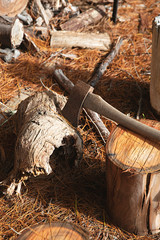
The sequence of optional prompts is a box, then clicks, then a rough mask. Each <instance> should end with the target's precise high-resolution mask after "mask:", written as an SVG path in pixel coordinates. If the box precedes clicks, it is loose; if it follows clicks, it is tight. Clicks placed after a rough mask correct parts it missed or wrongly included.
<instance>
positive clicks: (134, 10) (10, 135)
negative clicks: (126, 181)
mask: <svg viewBox="0 0 160 240" xmlns="http://www.w3.org/2000/svg"><path fill="white" fill-rule="evenodd" d="M95 2H98V1H95ZM99 2H102V3H103V2H105V3H106V4H107V5H108V6H110V7H112V3H111V1H109V3H107V1H99ZM72 3H73V4H77V5H78V4H80V3H81V6H83V4H84V5H85V8H86V6H88V7H89V5H88V4H89V3H91V1H90V2H89V1H88V2H87V1H86V2H85V1H72ZM159 7H160V3H159V1H155V0H146V1H142V0H134V1H129V0H126V1H120V6H119V10H118V19H119V20H118V22H117V24H116V25H115V24H113V22H112V21H111V11H109V10H108V13H107V14H108V17H104V18H103V19H102V20H101V21H100V22H99V23H98V24H97V25H95V26H89V27H88V28H87V29H84V31H88V32H92V31H93V32H97V31H99V32H108V33H109V35H110V36H111V39H112V41H113V42H114V41H116V40H117V39H118V37H119V36H121V37H123V38H124V39H125V40H124V44H123V45H122V47H121V49H120V53H119V54H118V56H117V57H116V58H115V59H114V60H113V62H112V64H111V65H110V66H109V67H108V69H107V71H106V73H105V74H104V75H103V77H102V78H101V80H100V82H99V83H98V85H97V86H96V88H95V92H96V93H98V94H99V95H101V96H102V97H103V98H104V99H105V100H106V101H108V102H109V103H110V104H112V105H113V106H114V107H116V108H118V109H119V110H121V111H122V112H124V113H126V114H127V113H130V114H131V116H136V115H137V112H138V109H139V104H140V100H141V111H140V118H142V117H146V118H149V119H156V117H155V116H154V114H153V113H152V111H151V107H150V103H149V83H150V69H151V46H152V20H153V19H154V17H155V16H157V15H158V14H159ZM81 8H82V7H81ZM82 9H83V8H82ZM56 21H58V20H57V19H53V23H54V24H56ZM34 41H35V43H36V44H37V46H38V47H39V48H40V52H38V53H36V54H35V53H34V54H33V52H30V51H27V52H23V53H22V54H21V56H20V57H19V58H18V59H17V60H16V61H15V62H13V63H7V64H6V63H4V62H3V61H0V66H1V67H0V101H1V102H2V103H6V102H7V101H8V100H10V99H11V98H12V97H13V96H15V95H16V94H19V93H20V92H21V90H22V89H32V90H34V91H41V90H44V87H43V86H42V84H41V82H40V79H41V80H43V83H44V84H45V86H47V87H48V88H50V89H53V90H56V91H58V92H61V93H62V94H64V91H63V89H61V88H60V87H59V86H58V85H57V83H56V82H55V80H54V79H52V67H53V66H54V65H56V66H57V67H59V68H61V69H62V70H63V71H64V73H65V74H66V76H67V77H68V78H69V79H70V80H72V81H73V82H74V83H75V82H76V81H77V80H78V79H79V80H82V81H85V82H87V80H88V79H89V78H90V77H91V74H92V72H93V70H94V68H95V66H96V64H97V63H98V62H100V61H101V59H103V56H104V55H105V54H106V53H105V52H103V51H98V50H89V49H63V50H62V53H67V54H68V53H69V54H75V55H76V58H75V59H68V58H65V57H63V56H60V55H59V54H57V55H56V56H55V57H53V58H51V59H50V60H48V59H49V57H50V55H51V53H56V52H58V51H59V50H61V49H50V48H49V42H44V41H40V40H36V39H34ZM45 61H48V65H49V67H50V71H48V68H46V67H44V65H43V63H44V62H45ZM102 119H103V120H104V122H105V124H106V126H107V127H108V128H109V130H112V128H113V126H114V124H113V123H112V122H111V121H109V120H108V119H105V118H103V117H102ZM79 131H80V133H81V135H82V137H83V141H84V156H83V159H82V161H81V163H80V165H79V167H78V168H69V167H68V166H65V167H64V163H63V162H61V163H56V164H55V170H54V173H53V174H52V175H51V176H49V177H48V178H47V177H45V176H44V177H41V178H40V177H38V178H32V179H30V180H28V181H27V182H26V183H24V187H23V193H22V196H21V198H17V197H13V198H12V199H7V198H6V197H5V196H3V194H1V197H0V239H16V238H17V236H18V235H19V233H21V231H22V230H23V229H24V228H26V227H29V226H31V225H33V224H35V223H42V222H49V223H50V222H53V221H57V220H58V221H59V220H62V221H69V222H73V223H75V224H78V225H80V226H82V227H84V228H85V229H86V230H88V231H89V233H90V239H97V240H100V239H115V240H116V239H137V240H140V239H145V240H147V239H148V240H149V239H150V240H151V239H159V236H158V235H157V236H146V237H140V236H135V235H133V234H130V233H127V232H125V231H122V230H121V229H119V228H118V227H115V226H113V225H112V223H111V222H110V220H109V218H108V216H107V213H106V211H105V207H106V204H107V203H106V201H105V147H104V146H103V143H102V141H101V139H100V137H99V136H98V135H97V134H96V133H95V131H94V128H93V126H92V123H91V122H90V121H89V120H88V119H87V118H86V117H85V116H84V115H83V114H82V115H81V120H80V126H79ZM0 136H1V138H0V142H1V145H2V146H3V147H4V149H5V152H6V160H5V161H6V162H5V163H1V165H0V170H1V175H0V178H1V180H2V179H3V178H4V177H6V176H7V174H8V172H9V171H10V170H11V168H12V166H13V159H14V143H15V139H16V136H15V134H14V121H13V119H12V118H11V119H10V120H9V121H8V122H7V123H6V124H4V125H2V126H1V129H0ZM2 191H3V189H2ZM124 217H125V216H124Z"/></svg>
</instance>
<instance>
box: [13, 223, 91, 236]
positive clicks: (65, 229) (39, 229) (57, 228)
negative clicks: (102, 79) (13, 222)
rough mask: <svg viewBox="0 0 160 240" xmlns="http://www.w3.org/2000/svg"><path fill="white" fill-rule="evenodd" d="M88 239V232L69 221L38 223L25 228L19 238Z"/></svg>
mask: <svg viewBox="0 0 160 240" xmlns="http://www.w3.org/2000/svg"><path fill="white" fill-rule="evenodd" d="M31 239H32V240H43V239H45V240H50V239H53V240H75V239H76V240H88V239H89V235H88V233H87V232H86V231H85V230H83V229H82V228H80V227H78V226H76V225H73V224H71V223H67V222H55V223H50V224H49V223H47V224H38V225H35V226H32V227H30V228H29V229H27V230H25V231H24V232H23V233H22V234H21V235H20V236H19V237H18V239H17V240H31Z"/></svg>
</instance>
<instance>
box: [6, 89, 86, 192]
mask: <svg viewBox="0 0 160 240" xmlns="http://www.w3.org/2000/svg"><path fill="white" fill-rule="evenodd" d="M65 103H66V98H65V97H63V96H61V95H58V94H56V93H54V92H38V93H36V94H35V95H33V96H30V97H28V98H27V99H25V100H24V101H22V102H21V103H20V105H19V107H18V110H17V115H16V119H17V121H16V132H17V141H16V147H15V161H14V169H13V171H12V172H11V174H10V176H9V181H10V182H12V184H11V185H10V187H9V188H8V190H7V193H8V194H9V195H11V194H12V193H13V192H14V189H15V187H16V186H17V185H16V184H15V182H14V180H15V179H16V177H17V173H21V174H23V176H28V174H30V175H32V176H37V175H40V174H50V173H51V172H52V166H53V165H54V162H55V158H56V159H58V156H59V155H58V154H60V152H61V159H63V160H64V162H65V163H68V165H74V164H77V161H78V160H79V159H80V158H81V156H82V141H81V138H80V136H79V134H78V133H77V131H76V130H75V129H74V128H73V127H72V126H71V125H69V124H68V122H67V121H66V120H65V119H64V118H63V117H62V115H61V109H62V108H63V107H64V104H65ZM58 149H60V150H59V151H57V150H58ZM55 150H56V151H55ZM54 154H55V155H54ZM51 156H52V157H51ZM19 176H20V175H19ZM7 181H8V179H7ZM17 187H18V186H17Z"/></svg>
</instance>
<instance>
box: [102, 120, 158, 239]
mask: <svg viewBox="0 0 160 240" xmlns="http://www.w3.org/2000/svg"><path fill="white" fill-rule="evenodd" d="M142 122H143V123H145V124H147V125H149V126H152V127H154V128H156V129H158V130H160V123H159V122H156V121H152V120H143V121H142ZM106 153H107V160H106V179H107V209H108V213H109V215H110V217H111V219H112V221H113V223H114V224H115V225H118V226H120V227H121V228H123V229H125V230H127V231H129V232H133V233H135V234H138V235H146V234H148V233H153V234H154V233H158V232H159V231H160V230H159V229H160V217H159V216H160V208H159V204H160V196H159V191H160V187H159V182H160V172H159V170H160V143H157V142H154V141H150V140H148V139H146V138H144V137H141V136H139V135H138V134H136V133H133V132H131V131H129V130H128V129H125V128H124V127H121V126H117V127H116V128H115V130H114V131H113V132H112V133H111V135H110V137H109V139H108V142H107V145H106Z"/></svg>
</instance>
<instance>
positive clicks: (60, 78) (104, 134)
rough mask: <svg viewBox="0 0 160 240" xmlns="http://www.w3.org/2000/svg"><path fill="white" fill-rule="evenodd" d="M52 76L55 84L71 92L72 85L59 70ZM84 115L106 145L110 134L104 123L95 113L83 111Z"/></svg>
mask: <svg viewBox="0 0 160 240" xmlns="http://www.w3.org/2000/svg"><path fill="white" fill-rule="evenodd" d="M53 76H54V77H55V79H56V80H57V82H58V83H59V84H60V85H61V86H62V87H63V88H64V89H65V90H66V91H67V92H69V93H70V92H71V91H72V89H73V87H74V84H73V83H72V82H71V81H70V80H69V79H68V78H67V77H66V76H65V75H64V73H63V72H62V70H61V69H56V70H54V72H53ZM84 111H85V113H87V116H88V115H89V118H90V120H91V121H92V123H93V124H94V126H95V128H96V130H97V131H98V133H99V134H100V136H101V138H102V140H103V142H104V143H106V140H107V138H108V136H109V134H110V132H109V130H108V129H107V128H106V127H105V125H104V123H103V122H102V120H101V118H100V116H99V114H97V113H96V112H93V111H91V110H88V109H85V110H84Z"/></svg>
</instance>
